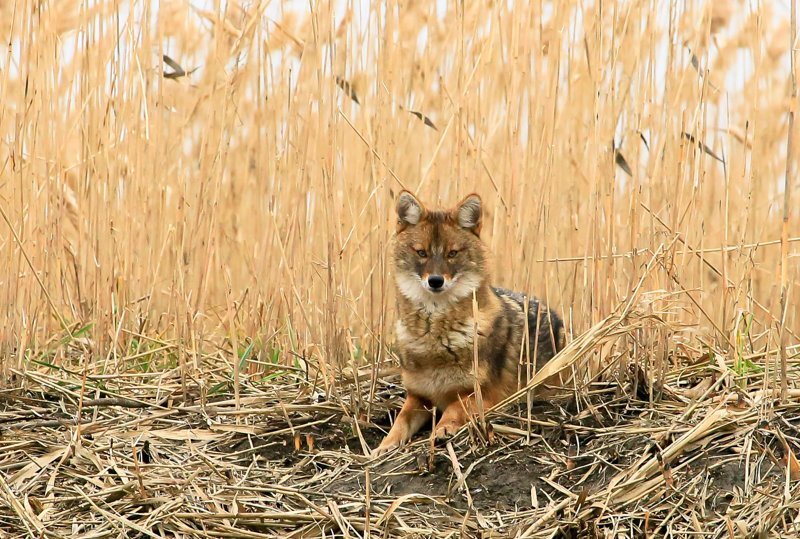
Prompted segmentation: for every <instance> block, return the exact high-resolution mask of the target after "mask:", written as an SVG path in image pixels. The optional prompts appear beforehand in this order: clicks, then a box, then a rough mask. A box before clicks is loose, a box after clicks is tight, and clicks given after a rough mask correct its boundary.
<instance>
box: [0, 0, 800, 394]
mask: <svg viewBox="0 0 800 539" xmlns="http://www.w3.org/2000/svg"><path fill="white" fill-rule="evenodd" d="M509 4H512V3H509V2H494V3H491V4H488V3H486V4H485V3H482V2H464V3H462V2H452V3H447V5H446V6H441V5H440V6H437V5H436V3H433V2H431V3H428V2H401V3H397V2H384V3H375V4H374V5H367V4H366V3H358V2H340V3H331V2H320V3H312V5H311V6H310V7H309V5H308V4H306V3H303V2H297V3H291V4H287V5H280V6H279V5H278V3H277V2H274V3H270V2H266V1H264V2H242V3H239V2H237V1H236V0H229V1H228V2H226V3H217V2H207V3H203V2H195V3H188V2H180V1H167V2H150V1H143V2H136V3H133V5H132V4H131V3H127V2H118V1H113V2H96V3H80V4H79V5H78V3H72V2H66V1H49V2H33V1H31V0H19V1H16V2H6V3H4V4H3V5H2V7H0V35H2V38H3V42H4V43H10V44H11V45H10V47H8V48H7V49H6V50H4V51H3V52H2V54H0V93H1V97H0V100H1V102H2V109H0V137H2V143H1V144H0V163H2V167H0V209H2V212H3V218H4V222H0V261H2V263H1V264H0V305H1V306H0V320H2V323H0V355H2V357H3V358H4V360H3V367H2V373H3V376H2V377H0V378H3V379H5V380H8V377H9V376H11V375H12V374H13V372H14V370H16V369H38V368H44V367H42V363H46V364H48V365H50V367H46V368H54V367H64V368H70V369H71V368H75V367H76V365H77V366H79V367H80V368H83V369H85V370H87V371H88V372H90V373H103V374H114V373H124V372H128V371H137V372H138V371H141V370H142V369H146V368H150V367H149V366H148V365H144V366H143V363H142V362H143V361H145V359H146V360H147V361H157V362H160V366H159V368H169V367H174V368H177V369H179V370H180V371H181V374H182V375H183V377H184V383H185V384H192V383H194V382H196V381H197V380H198V379H202V375H201V374H200V372H201V371H202V369H203V365H204V364H206V365H207V364H208V362H209V360H210V361H211V362H212V363H214V364H217V365H219V366H220V368H223V369H230V370H231V372H233V371H234V370H236V371H237V372H236V373H235V374H236V375H237V376H240V375H241V376H247V375H251V374H254V373H255V374H259V373H261V372H268V371H269V369H270V368H271V367H270V365H269V363H270V362H273V361H275V362H278V363H281V364H284V365H297V366H298V367H299V368H301V369H306V366H307V365H312V366H313V367H314V368H313V369H312V370H313V371H314V372H315V376H319V380H320V383H323V384H325V388H326V390H327V391H331V392H333V391H339V390H341V389H342V388H341V387H340V386H339V385H336V384H334V383H333V380H334V379H335V374H336V373H337V371H338V370H339V369H341V368H344V367H346V366H348V365H351V364H353V363H355V364H356V365H366V364H368V362H369V361H373V360H375V361H382V360H384V359H387V358H388V351H389V349H390V348H389V346H390V344H391V342H392V338H393V337H392V333H391V327H392V326H391V321H392V318H393V315H394V312H393V293H394V292H393V289H392V279H391V276H390V274H389V272H390V265H389V256H388V246H389V243H390V240H391V237H392V230H393V216H392V213H393V207H394V203H393V197H394V196H395V195H396V194H397V193H398V191H399V190H400V189H402V188H408V189H411V190H412V191H415V192H416V193H418V194H419V195H420V196H421V198H422V199H423V200H426V201H431V202H432V203H437V204H438V203H442V204H452V203H454V202H455V201H456V200H457V199H458V198H460V197H461V196H463V195H464V194H466V193H467V192H470V191H477V192H479V193H480V194H481V195H482V196H483V198H484V200H485V207H486V213H487V215H486V225H485V232H484V234H485V236H484V237H485V238H486V241H487V242H488V244H489V245H490V246H491V249H492V251H493V252H494V253H495V255H496V263H495V273H494V277H495V281H496V282H497V283H498V284H502V285H504V286H507V287H511V288H515V289H520V290H526V291H530V292H533V293H536V294H537V295H539V296H540V297H543V298H546V299H547V300H548V301H549V302H550V303H551V304H552V305H553V306H555V307H556V308H557V309H558V310H559V311H561V312H562V313H563V314H564V315H565V317H566V319H567V320H568V326H569V329H570V331H571V332H572V333H573V334H577V333H579V332H581V331H582V330H585V329H586V328H588V327H590V326H591V325H592V324H593V323H596V322H598V321H600V320H601V319H603V317H604V316H606V315H607V314H608V313H609V312H610V311H611V310H612V309H613V308H614V307H615V306H616V305H617V304H618V303H619V302H620V301H622V300H624V299H625V298H626V297H627V295H628V294H629V293H630V292H631V290H632V289H633V288H634V287H636V286H637V284H638V283H639V280H640V278H641V277H642V275H643V272H644V270H645V265H646V264H647V263H648V261H650V260H651V257H652V253H654V252H656V251H658V250H659V249H661V250H663V251H664V252H666V253H667V256H666V257H665V258H664V263H662V264H660V265H659V266H658V267H657V268H655V270H654V271H652V272H649V273H648V274H647V277H646V278H645V280H644V282H643V283H642V288H645V289H660V290H667V291H674V292H676V293H682V294H685V295H686V296H687V297H688V298H689V301H688V303H687V305H688V306H689V307H688V308H687V309H685V310H684V311H683V312H682V313H681V314H679V315H677V316H679V317H680V318H681V321H684V322H686V323H691V324H698V325H699V327H700V328H702V329H703V330H704V331H703V334H704V335H705V336H704V337H702V338H701V339H713V340H714V341H715V343H716V344H717V345H719V346H721V347H722V348H723V349H725V348H727V349H729V350H730V351H731V353H732V354H734V353H735V352H736V351H737V350H738V353H740V354H741V353H743V354H744V355H746V356H747V355H751V354H752V355H754V357H755V356H756V355H758V354H760V353H761V352H765V351H766V354H765V355H763V356H758V359H756V361H758V362H762V363H764V364H766V365H768V366H769V367H770V368H769V369H767V370H766V371H765V372H766V373H767V375H766V376H765V383H766V382H769V383H771V382H772V381H773V380H777V378H773V375H774V372H775V369H774V368H772V367H774V366H775V365H777V357H778V355H779V354H778V345H779V335H780V331H781V328H782V327H783V328H785V335H786V346H788V354H787V356H788V358H789V361H790V362H791V361H796V357H797V348H796V347H797V345H798V343H800V340H798V334H800V327H798V321H799V320H800V318H799V317H798V315H799V314H800V307H798V301H797V298H798V284H800V270H799V269H798V268H800V264H799V263H798V257H799V256H800V250H798V247H797V246H798V241H800V237H798V236H800V225H798V223H799V222H800V218H799V215H798V207H799V206H800V201H799V200H798V194H797V193H798V191H800V187H799V186H798V185H797V183H798V182H797V180H796V177H797V165H796V155H792V156H788V157H789V158H791V160H790V162H789V164H788V169H787V152H786V142H787V135H788V133H787V129H788V127H787V124H788V121H787V112H788V111H789V109H790V108H791V107H796V105H797V103H796V98H794V99H790V86H789V82H788V81H789V43H790V28H789V19H788V10H786V9H784V8H783V7H781V6H778V5H777V4H773V3H770V2H762V3H756V4H753V3H747V2H737V1H734V0H729V1H725V2H723V1H718V0H714V1H686V2H677V3H672V2H669V3H668V2H657V1H644V2H632V1H631V2H620V1H618V2H609V1H604V2H581V3H577V4H576V3H575V2H569V1H565V0H552V1H549V2H544V1H537V2H531V3H525V2H513V4H515V5H513V6H509ZM796 46H797V45H796ZM163 55H167V57H163ZM797 129H798V128H797V126H796V125H795V127H794V130H795V133H794V138H795V140H797V133H796V131H797ZM786 170H788V171H789V174H788V178H789V179H790V181H789V182H788V185H789V187H790V189H791V190H790V192H789V195H790V196H788V197H787V198H786V202H785V203H784V196H783V195H784V191H783V178H784V173H785V171H786ZM784 206H785V207H787V208H788V214H787V215H788V217H789V219H788V223H789V224H788V227H789V229H788V240H787V242H786V243H785V245H787V246H788V249H786V256H785V257H784V260H783V263H784V266H783V268H785V275H786V280H787V283H788V286H787V301H786V305H787V308H786V312H785V316H783V317H782V316H781V312H780V306H779V305H780V301H779V297H780V292H781V278H780V277H781V275H782V266H781V264H782V257H781V232H782V231H781V226H782V215H783V211H784ZM751 314H752V317H753V318H752V324H751V325H748V323H747V320H749V316H750V315H751ZM782 320H783V324H782V323H781V321H782ZM75 350H78V351H79V353H77V354H76V353H75ZM146 352H151V353H152V354H151V355H147V354H146ZM243 355H247V356H248V358H249V359H251V361H248V362H243V361H240V360H238V359H237V358H241V357H242V356H243ZM256 358H258V360H257V361H256V360H255V359H256ZM793 358H794V359H793ZM317 367H319V371H320V372H316V371H317ZM239 368H241V369H242V372H241V373H238V369H239ZM236 387H237V391H238V385H237V386H236Z"/></svg>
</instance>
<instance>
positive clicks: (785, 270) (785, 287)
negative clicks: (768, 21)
mask: <svg viewBox="0 0 800 539" xmlns="http://www.w3.org/2000/svg"><path fill="white" fill-rule="evenodd" d="M798 46H800V45H798V43H797V2H791V22H790V26H789V63H790V64H791V65H790V66H789V73H790V74H789V77H790V81H791V82H790V84H791V95H790V96H789V130H788V132H787V134H786V173H785V175H784V177H783V220H782V222H781V298H780V309H781V314H780V326H779V331H778V340H779V343H778V346H779V347H780V358H781V402H786V396H787V391H788V389H789V380H788V371H787V365H786V363H787V358H786V341H787V334H786V315H787V313H786V309H787V301H788V295H789V200H790V199H791V186H792V185H791V184H792V182H791V173H792V159H793V156H794V154H793V149H794V115H795V112H796V109H797V74H796V67H795V49H796V47H798Z"/></svg>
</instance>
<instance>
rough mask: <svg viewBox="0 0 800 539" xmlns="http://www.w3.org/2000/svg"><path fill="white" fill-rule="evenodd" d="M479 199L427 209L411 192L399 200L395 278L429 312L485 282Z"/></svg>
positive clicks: (403, 289) (486, 271)
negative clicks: (445, 207)
mask: <svg viewBox="0 0 800 539" xmlns="http://www.w3.org/2000/svg"><path fill="white" fill-rule="evenodd" d="M480 230H481V199H480V197H479V196H478V195H476V194H472V195H469V196H467V197H466V198H465V199H464V200H462V201H461V202H460V203H459V204H458V205H457V206H456V207H455V208H454V209H452V210H436V211H429V210H426V209H425V207H424V206H423V205H422V203H420V201H419V200H417V199H416V198H415V197H414V195H412V194H411V193H409V192H408V191H403V192H402V193H400V196H399V197H398V199H397V236H396V238H395V244H394V263H395V279H396V280H397V286H398V289H399V291H400V293H401V294H403V296H405V297H406V298H408V299H409V300H411V301H412V302H413V303H415V304H417V305H420V306H425V307H427V308H428V309H429V310H432V309H436V308H438V307H443V306H446V305H449V304H452V303H455V302H457V301H459V300H461V299H464V298H466V297H470V296H472V291H473V290H477V289H478V288H479V287H480V286H481V284H483V282H484V280H485V279H486V278H487V275H488V270H487V250H486V246H485V245H484V244H483V242H482V241H481V239H480Z"/></svg>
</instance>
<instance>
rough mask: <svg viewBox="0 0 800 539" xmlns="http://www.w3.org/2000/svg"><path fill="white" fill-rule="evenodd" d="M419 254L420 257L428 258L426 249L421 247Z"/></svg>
mask: <svg viewBox="0 0 800 539" xmlns="http://www.w3.org/2000/svg"><path fill="white" fill-rule="evenodd" d="M417 254H418V255H419V257H420V258H428V253H427V252H426V251H425V249H419V250H418V251H417Z"/></svg>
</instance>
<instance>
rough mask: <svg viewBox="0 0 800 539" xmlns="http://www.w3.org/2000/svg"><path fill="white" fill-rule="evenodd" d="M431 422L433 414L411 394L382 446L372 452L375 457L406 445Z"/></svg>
mask: <svg viewBox="0 0 800 539" xmlns="http://www.w3.org/2000/svg"><path fill="white" fill-rule="evenodd" d="M430 420H431V412H430V410H428V409H427V408H426V407H425V403H424V402H423V401H422V399H420V398H419V397H417V396H416V395H412V394H409V395H408V396H407V397H406V402H405V403H404V404H403V408H402V409H401V410H400V413H399V414H397V419H395V421H394V425H392V428H391V430H389V434H387V435H386V438H384V439H383V441H382V442H381V445H379V446H378V447H377V448H376V449H375V450H373V451H372V454H373V455H380V454H381V453H385V452H386V451H389V450H391V449H394V448H395V447H399V446H400V445H402V444H404V443H406V442H407V441H408V440H410V439H411V437H412V436H414V434H415V433H416V432H417V431H418V430H419V429H420V427H422V425H424V424H425V423H426V422H428V421H430Z"/></svg>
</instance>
